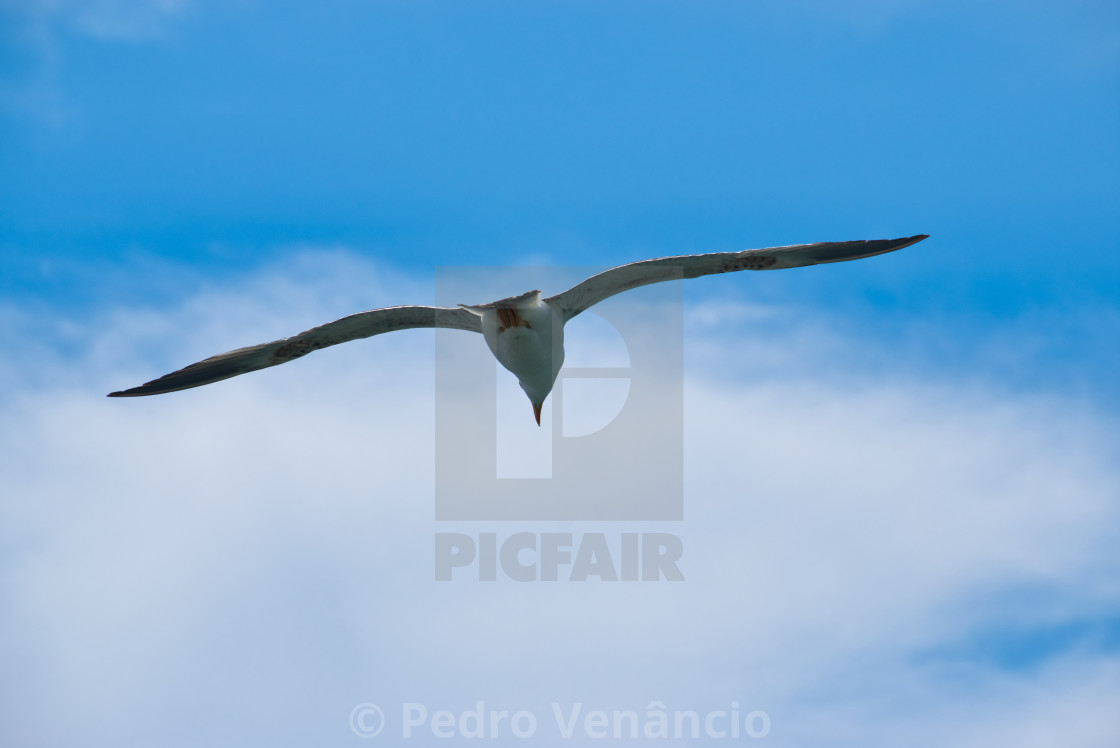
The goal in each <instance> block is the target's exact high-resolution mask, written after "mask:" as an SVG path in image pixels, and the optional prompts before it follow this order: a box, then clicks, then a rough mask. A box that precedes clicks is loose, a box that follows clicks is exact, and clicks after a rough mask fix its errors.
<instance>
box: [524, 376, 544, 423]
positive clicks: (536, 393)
mask: <svg viewBox="0 0 1120 748" xmlns="http://www.w3.org/2000/svg"><path fill="white" fill-rule="evenodd" d="M520 384H521V389H522V390H524V391H525V395H526V396H527V397H528V398H529V402H531V403H532V404H533V417H534V418H536V419H537V425H538V426H540V425H541V408H542V407H544V401H545V400H546V399H547V398H548V395H549V393H550V392H552V382H548V383H547V385H544V386H542V385H541V384H539V383H538V384H536V386H534V384H533V383H531V382H526V381H525V380H521V381H520Z"/></svg>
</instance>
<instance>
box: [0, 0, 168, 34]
mask: <svg viewBox="0 0 1120 748" xmlns="http://www.w3.org/2000/svg"><path fill="white" fill-rule="evenodd" d="M5 5H7V6H9V7H10V8H12V9H14V10H16V11H18V12H20V13H21V14H22V15H24V16H25V17H26V18H28V19H29V20H31V21H32V22H33V23H34V24H35V25H36V26H39V27H49V26H53V27H57V28H64V29H66V30H67V31H71V32H75V33H78V34H81V35H83V36H89V37H92V38H94V39H99V40H102V41H141V40H144V39H150V38H153V37H159V36H162V35H163V34H164V33H166V31H167V28H168V26H169V25H170V24H171V23H173V22H175V21H177V20H179V19H181V18H182V17H183V16H184V14H185V13H186V12H187V9H188V6H189V5H190V2H189V1H188V0H24V1H23V2H19V1H18V0H8V2H5Z"/></svg>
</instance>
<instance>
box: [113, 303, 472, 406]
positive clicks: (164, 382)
mask: <svg viewBox="0 0 1120 748" xmlns="http://www.w3.org/2000/svg"><path fill="white" fill-rule="evenodd" d="M413 327H453V328H456V329H459V330H470V331H472V332H482V325H481V323H480V321H479V317H478V316H477V315H474V314H471V313H470V312H468V311H467V310H465V309H453V308H449V307H436V306H393V307H387V308H385V309H374V310H373V311H370V312H359V313H358V314H351V315H350V316H348V317H343V318H342V319H338V320H335V321H334V322H328V323H327V324H325V325H320V326H319V327H313V328H312V329H310V330H308V331H306V332H301V333H300V334H299V335H293V336H292V337H290V338H284V339H282V340H274V341H272V342H271V343H262V344H261V345H254V346H249V347H248V348H238V349H237V350H236V351H230V352H229V353H222V354H219V355H217V356H211V357H210V358H208V359H206V360H205V361H199V362H198V363H197V364H191V365H190V366H188V367H186V368H185V369H180V370H179V371H175V372H172V373H170V374H167V375H165V376H162V377H160V378H159V379H156V380H154V381H151V382H148V383H147V384H143V385H140V386H139V387H133V388H132V389H130V390H122V391H121V392H110V393H109V397H137V396H139V395H158V394H161V393H164V392H175V391H176V390H186V389H190V388H191V387H200V386H202V385H204V384H210V383H211V382H217V381H220V380H222V379H229V378H230V377H236V376H237V375H238V374H245V373H247V372H250V371H256V370H257V369H266V368H268V367H269V366H276V365H277V364H284V363H287V362H288V361H292V360H294V359H297V358H299V357H300V356H306V355H307V354H308V353H311V352H312V351H317V350H319V349H320V348H326V347H327V346H331V345H338V344H339V343H345V342H347V341H350V340H357V339H359V338H368V337H370V336H371V335H380V334H381V333H384V332H393V331H394V330H407V329H409V328H413Z"/></svg>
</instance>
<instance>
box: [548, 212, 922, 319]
mask: <svg viewBox="0 0 1120 748" xmlns="http://www.w3.org/2000/svg"><path fill="white" fill-rule="evenodd" d="M927 237H928V234H918V235H917V236H910V237H906V238H905V239H875V240H871V241H854V242H819V243H817V244H794V245H792V246H789V247H770V248H768V249H748V250H746V251H743V252H717V253H714V254H706V255H681V256H679V257H661V258H659V259H656V260H642V261H640V262H632V263H630V264H629V265H620V266H618V267H616V268H611V269H610V270H604V271H603V272H601V273H599V274H598V275H593V276H592V277H590V278H588V279H587V280H585V281H581V282H580V283H577V284H576V285H574V286H572V287H571V288H569V289H568V290H567V291H564V292H563V293H559V294H556V295H555V296H551V297H549V298H547V299H545V301H546V302H547V303H548V304H549V305H550V306H552V307H553V308H554V309H560V310H562V312H563V314H564V321H565V322H567V321H568V320H570V319H571V318H572V317H575V316H576V315H577V314H579V313H580V312H582V311H584V310H585V309H587V308H589V307H591V306H594V305H595V304H598V303H599V302H600V301H602V300H603V299H606V298H609V297H611V296H614V295H615V294H617V293H622V292H623V291H629V290H630V289H631V288H638V287H639V286H645V285H648V284H650V283H659V282H661V281H667V280H675V279H678V278H697V277H699V276H701V275H712V274H714V273H730V272H734V271H736V270H781V269H784V268H796V267H802V266H804V265H819V264H822V263H826V262H844V261H845V260H858V259H861V258H863V257H872V256H873V255H881V254H884V253H886V252H893V251H894V250H896V249H902V248H903V247H909V246H910V245H911V244H916V243H917V242H920V241H921V240H922V239H925V238H927Z"/></svg>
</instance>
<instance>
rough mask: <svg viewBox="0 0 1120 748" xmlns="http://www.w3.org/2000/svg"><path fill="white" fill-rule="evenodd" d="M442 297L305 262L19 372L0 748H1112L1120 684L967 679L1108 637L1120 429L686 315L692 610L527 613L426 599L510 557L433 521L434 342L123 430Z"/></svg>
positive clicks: (974, 383)
mask: <svg viewBox="0 0 1120 748" xmlns="http://www.w3.org/2000/svg"><path fill="white" fill-rule="evenodd" d="M745 282H749V279H746V281H745ZM431 296H432V294H431V290H430V287H428V286H427V284H426V283H424V282H422V281H420V280H417V279H414V278H409V277H407V276H403V275H400V274H397V273H393V272H391V271H388V270H386V269H385V268H383V267H378V266H375V265H372V264H370V263H367V262H363V261H359V260H357V259H355V258H353V257H350V256H347V255H345V254H344V253H334V254H331V253H315V252H308V253H306V254H304V255H302V256H300V257H298V258H295V259H293V260H291V261H289V262H285V263H281V264H280V265H278V266H276V267H274V268H271V269H269V270H267V271H265V272H262V273H261V274H259V275H257V276H251V277H247V278H245V279H242V280H240V281H237V282H233V283H230V284H229V285H227V286H220V287H214V288H210V289H206V290H202V291H199V292H198V293H197V294H195V295H192V296H189V297H187V298H185V299H183V300H182V302H181V303H178V304H177V305H174V306H173V307H172V308H170V309H167V310H153V309H146V310H136V309H116V310H106V311H105V312H104V313H102V314H100V315H95V316H94V317H93V318H91V319H88V320H85V321H83V322H81V323H76V324H79V326H80V327H82V328H83V332H84V334H85V335H88V336H90V340H89V343H88V346H86V347H84V348H82V349H80V350H78V351H77V352H71V353H68V354H57V353H56V354H48V353H47V352H45V351H44V349H43V347H42V346H41V345H38V344H35V345H32V344H31V343H30V341H29V340H28V339H26V338H23V339H20V338H16V339H13V340H9V341H5V344H6V347H7V348H8V349H9V350H11V351H13V352H14V353H15V354H17V355H16V357H15V358H9V363H8V365H7V366H8V367H13V364H12V363H11V362H12V361H14V360H18V361H19V362H20V363H19V364H18V365H19V367H20V368H21V369H22V372H21V374H19V375H17V374H15V373H9V374H8V376H6V377H5V381H8V382H12V383H16V385H17V389H16V390H14V391H13V390H11V389H9V390H8V393H7V395H6V396H5V399H4V401H3V402H2V403H0V408H2V417H0V424H2V425H0V444H2V445H3V450H2V452H0V455H2V457H0V464H2V467H0V472H2V474H3V475H4V476H5V484H6V491H5V494H6V498H5V499H4V500H3V502H2V503H0V543H2V545H0V559H2V562H0V563H2V567H0V569H2V572H0V596H2V602H0V631H2V633H3V637H2V639H0V641H2V642H3V644H2V645H0V669H3V670H4V672H5V673H6V677H5V679H6V680H7V681H8V682H9V683H18V686H19V687H18V688H17V689H12V688H8V690H7V692H6V693H5V697H4V699H3V700H2V701H0V735H3V736H4V737H5V738H6V739H5V740H4V742H5V744H11V745H21V744H31V743H34V744H37V745H70V744H73V743H75V742H77V741H79V740H80V741H81V742H82V743H83V744H87V745H95V746H96V745H119V744H122V743H124V744H128V743H133V744H138V743H148V744H151V743H158V744H161V745H187V744H191V745H195V744H206V745H215V744H218V745H222V744H228V745H234V744H245V743H264V742H268V743H271V744H277V745H286V744H308V743H314V744H322V743H324V742H330V741H338V742H344V741H352V740H354V739H355V738H353V736H352V735H351V734H350V732H349V728H348V726H347V721H346V720H347V717H348V715H349V712H350V709H351V708H352V707H353V706H354V705H355V704H357V703H359V702H361V701H376V702H380V703H382V704H383V706H385V707H386V709H387V711H391V710H392V709H393V708H399V704H400V703H401V702H403V701H421V702H426V703H428V704H429V706H430V708H431V709H438V708H454V709H466V708H470V707H473V705H474V701H475V700H476V699H483V700H486V701H487V703H488V704H489V705H491V706H493V707H494V708H507V709H517V708H522V707H528V708H534V709H535V710H536V711H537V713H538V716H541V717H545V716H547V715H548V714H549V711H548V702H550V701H552V700H560V701H563V702H567V701H571V700H582V701H584V702H585V704H586V708H588V709H590V708H602V709H606V710H612V709H638V710H641V709H644V707H645V706H646V705H647V704H648V703H649V702H651V701H653V700H655V699H659V700H661V701H664V702H665V703H666V704H667V705H668V706H669V708H670V709H672V708H694V709H701V710H707V709H718V708H723V707H726V705H727V704H728V703H729V701H730V700H732V699H737V700H739V701H741V702H742V704H743V708H744V711H746V710H749V709H755V708H757V709H765V710H767V711H768V712H769V714H770V715H771V718H772V723H773V731H772V734H771V736H770V738H769V740H770V741H771V742H773V743H775V744H779V745H821V744H831V745H848V744H850V745H898V744H907V745H942V744H945V743H952V744H954V745H991V744H1025V745H1031V744H1039V745H1043V744H1054V743H1055V742H1063V743H1068V744H1079V745H1082V744H1084V745H1105V744H1106V743H1107V742H1108V741H1109V740H1110V739H1114V738H1115V737H1116V735H1118V734H1120V725H1117V723H1116V721H1115V718H1110V717H1109V716H1107V715H1109V714H1110V713H1111V712H1110V710H1108V709H1105V708H1103V707H1104V705H1105V704H1110V703H1116V701H1117V698H1118V697H1120V670H1118V667H1120V661H1118V658H1117V657H1116V653H1115V652H1112V653H1111V654H1110V653H1108V652H1099V651H1094V650H1093V649H1092V648H1088V649H1086V648H1085V647H1084V646H1083V645H1079V646H1077V647H1074V648H1072V649H1057V650H1055V651H1054V652H1053V653H1050V654H1049V655H1048V656H1043V655H1046V653H1045V652H1043V653H1041V654H1040V655H1039V662H1038V663H1036V664H1034V665H1032V666H1030V667H1023V668H1008V667H1004V666H1001V665H1000V664H998V663H996V662H993V661H991V660H990V659H985V658H983V657H977V656H973V655H970V654H967V653H968V652H969V650H968V647H963V649H962V646H963V644H965V643H968V642H970V641H972V640H973V639H974V637H975V636H976V634H977V632H981V631H990V630H993V629H994V630H996V631H998V630H999V629H1000V627H1003V626H1008V625H1009V624H1014V625H1016V626H1020V627H1024V626H1025V627H1028V628H1029V627H1034V626H1039V627H1045V626H1050V625H1054V624H1060V623H1063V622H1069V621H1078V620H1084V619H1092V618H1096V619H1102V618H1103V619H1107V618H1109V617H1110V616H1111V620H1112V621H1115V618H1116V614H1117V607H1118V606H1117V603H1118V602H1120V594H1118V590H1117V587H1116V585H1115V582H1114V581H1113V580H1115V579H1117V578H1120V575H1118V574H1117V572H1118V571H1120V569H1118V568H1117V566H1118V565H1120V563H1118V561H1117V559H1116V555H1115V553H1114V551H1113V550H1112V549H1114V548H1115V547H1117V546H1116V542H1117V538H1116V530H1115V528H1116V527H1117V526H1120V525H1118V523H1117V521H1116V520H1117V514H1118V509H1120V507H1118V501H1117V496H1118V495H1120V491H1118V486H1120V474H1118V472H1117V469H1116V467H1115V462H1114V461H1112V460H1110V455H1111V454H1113V453H1114V451H1115V446H1116V429H1115V424H1113V423H1111V422H1109V421H1108V420H1106V419H1105V418H1104V417H1101V416H1099V415H1097V414H1095V413H1094V411H1093V408H1092V403H1087V402H1081V401H1077V400H1073V399H1069V398H1063V397H1061V396H1059V395H1057V394H1055V393H1048V392H1040V393H1035V394H1031V395H1024V394H1021V393H1015V392H1010V391H1004V390H1001V389H1000V388H999V387H998V386H993V385H992V384H990V383H986V382H985V381H983V380H982V379H981V378H979V377H977V378H975V379H972V380H968V381H960V380H959V379H957V378H951V377H948V376H947V375H945V374H943V373H939V372H937V371H930V372H929V373H928V374H927V375H926V376H924V377H921V378H915V377H914V375H913V373H912V371H909V370H907V371H906V373H897V372H896V373H890V372H887V375H886V376H884V372H883V371H882V369H879V368H877V369H876V372H875V377H874V379H872V378H870V377H867V376H864V375H861V372H860V370H859V366H858V364H857V365H853V366H849V365H846V364H844V363H843V359H842V358H836V357H834V356H831V355H829V356H826V357H825V358H826V359H827V360H830V361H832V370H831V371H822V370H821V368H820V361H821V356H820V352H821V351H827V352H834V351H843V350H844V349H845V348H846V347H847V346H849V345H854V343H853V342H852V341H847V340H845V339H843V338H840V337H838V336H837V335H836V334H835V333H834V332H830V331H829V330H828V329H826V328H822V327H817V328H805V327H800V328H798V329H795V330H793V332H795V333H796V334H795V335H794V337H793V340H794V343H795V345H794V346H792V349H790V348H787V347H786V346H784V345H783V344H782V341H781V340H780V339H776V338H774V337H773V336H770V337H766V336H763V335H760V334H758V333H755V332H752V329H753V328H752V326H751V325H749V324H743V325H741V326H737V327H736V328H735V329H731V328H730V327H722V328H721V327H719V326H715V325H704V324H702V322H703V320H704V319H706V318H707V317H710V316H711V314H710V310H707V311H706V310H705V309H704V308H702V307H701V308H692V309H690V312H689V314H688V316H687V317H686V319H687V320H688V321H687V323H686V330H687V335H688V346H687V351H686V353H687V357H686V366H687V371H686V392H685V395H686V403H685V408H686V410H685V413H686V454H685V465H686V491H687V495H686V500H685V511H686V520H685V522H683V523H681V524H680V525H675V524H669V525H650V526H649V527H656V528H658V529H662V530H664V531H669V532H677V533H678V534H680V535H681V537H682V538H683V540H684V543H685V548H686V552H685V557H684V559H683V567H684V569H685V573H686V576H687V581H685V582H684V583H680V584H668V583H661V584H652V585H648V584H600V583H594V582H592V583H587V584H574V583H564V582H561V583H556V584H543V583H540V584H527V585H519V584H516V583H513V582H508V581H503V582H496V583H492V584H480V583H477V582H471V581H456V582H453V583H451V584H436V583H434V582H433V581H432V534H433V532H435V531H447V530H453V529H457V528H458V529H462V528H466V530H469V531H478V530H479V529H482V530H490V531H496V532H499V533H502V534H504V533H507V532H512V531H515V530H517V529H523V528H521V527H520V526H517V527H513V526H505V525H499V526H487V527H482V528H478V527H473V526H470V525H453V526H452V525H444V524H441V525H435V523H433V522H432V520H431V517H432V490H433V476H432V469H433V468H432V464H433V453H432V443H433V434H432V423H433V421H434V416H433V407H434V406H433V402H434V398H433V391H434V377H433V372H432V359H433V356H432V343H431V341H432V337H431V334H430V333H425V332H411V333H408V334H405V333H402V334H399V335H390V336H384V337H380V338H374V339H372V340H369V341H363V342H358V343H352V344H348V345H345V346H340V347H337V348H333V349H330V350H328V351H322V352H318V353H316V354H314V355H312V356H309V357H308V358H306V359H302V360H301V361H299V362H296V363H292V364H288V365H285V366H283V367H278V368H276V369H271V370H268V371H264V372H258V373H255V374H251V375H248V376H245V377H241V378H237V379H233V380H229V381H227V382H223V383H220V384H217V385H214V386H211V387H207V388H202V389H198V390H193V391H188V392H183V393H176V394H173V395H169V396H166V397H159V398H145V399H135V400H123V401H122V400H109V399H107V398H105V397H104V394H105V392H107V391H109V390H110V389H117V388H119V387H122V386H128V385H132V384H136V383H138V382H139V381H142V380H144V379H147V378H151V377H153V376H156V375H158V374H162V373H164V372H165V371H166V370H169V369H171V368H174V367H177V366H181V365H183V364H186V363H189V362H191V361H193V360H197V359H198V358H201V357H204V356H206V355H209V354H212V353H215V352H217V351H220V350H224V349H226V348H232V347H236V346H240V345H245V344H249V343H254V342H260V341H263V340H268V339H272V338H275V337H279V336H282V335H286V334H291V333H294V332H296V331H298V330H302V329H306V328H307V327H310V326H312V325H314V324H318V323H321V322H323V321H326V320H328V319H332V318H334V317H336V316H340V315H342V314H345V313H347V312H351V311H356V310H359V309H362V308H369V307H375V306H381V305H389V304H394V303H402V302H407V301H420V302H424V301H428V300H429V299H430V298H431ZM737 309H738V310H737V312H736V315H737V319H742V320H745V321H751V320H765V319H769V318H771V314H770V312H769V311H768V310H766V309H759V308H751V307H745V306H744V307H740V308H737ZM705 315H707V317H706V316H705ZM41 334H45V335H46V336H47V338H48V340H49V339H51V334H50V333H41ZM56 334H57V333H56ZM464 334H466V333H464ZM69 335H70V339H71V340H74V339H80V337H81V336H80V335H77V334H76V333H75V331H74V330H71V331H70V333H69ZM479 344H480V345H482V341H481V340H480V341H479ZM860 345H864V346H867V345H874V344H873V343H872V342H869V341H866V340H865V341H862V342H861V343H860ZM729 351H731V352H729ZM21 354H26V355H21ZM739 357H750V361H749V362H738V363H736V359H737V358H739ZM60 369H61V371H60ZM748 370H749V371H750V373H751V375H752V378H751V381H744V380H743V378H742V377H741V376H740V375H741V373H742V372H744V371H748ZM900 371H901V370H900ZM623 525H625V523H623ZM524 529H531V530H532V529H558V530H560V531H571V532H576V533H580V532H594V531H600V530H602V531H605V532H608V533H612V532H618V531H619V530H620V529H631V528H630V526H629V525H625V526H622V525H607V526H603V525H596V524H593V523H575V524H572V523H561V524H557V525H549V524H547V523H545V524H534V525H532V526H529V527H527V528H524ZM634 529H636V530H640V529H642V527H640V526H637V527H635V528H634ZM950 650H951V651H957V652H959V651H965V652H966V655H965V656H960V655H955V656H952V657H949V656H940V655H938V653H939V652H944V651H950ZM6 688H7V687H6ZM394 718H395V717H394ZM947 726H949V727H947ZM1032 741H1033V742H1032ZM1094 741H1095V742H1094Z"/></svg>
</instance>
